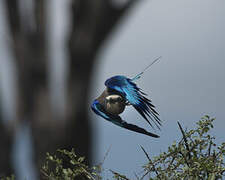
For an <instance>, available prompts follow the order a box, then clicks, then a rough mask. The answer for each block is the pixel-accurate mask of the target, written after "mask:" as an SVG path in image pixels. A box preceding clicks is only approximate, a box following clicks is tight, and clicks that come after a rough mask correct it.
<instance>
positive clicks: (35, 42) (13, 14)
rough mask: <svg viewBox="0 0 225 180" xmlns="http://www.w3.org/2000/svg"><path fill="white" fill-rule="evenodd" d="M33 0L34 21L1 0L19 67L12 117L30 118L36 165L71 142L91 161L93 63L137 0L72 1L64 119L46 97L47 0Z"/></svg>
mask: <svg viewBox="0 0 225 180" xmlns="http://www.w3.org/2000/svg"><path fill="white" fill-rule="evenodd" d="M32 2H33V9H32V10H33V11H31V12H32V14H30V16H31V17H34V18H33V22H32V24H33V25H31V24H29V23H30V21H28V20H26V18H27V17H24V16H23V15H22V12H21V11H22V10H21V9H20V5H19V3H21V2H20V1H18V0H10V1H8V0H5V7H6V9H7V11H6V16H7V19H8V24H9V29H10V34H11V37H12V39H13V43H12V49H13V53H14V60H15V65H16V67H17V73H18V74H17V75H18V76H17V84H18V92H17V95H18V96H17V97H18V99H17V114H18V116H17V119H16V122H17V123H23V122H24V121H29V122H30V124H31V128H32V133H33V140H34V146H35V147H34V149H35V153H36V162H38V164H39V166H40V164H41V163H42V160H43V158H44V156H45V153H46V152H53V151H55V149H57V148H59V147H60V148H72V147H74V146H75V147H76V150H78V154H79V155H82V156H85V157H87V160H88V161H89V162H90V161H91V149H92V148H91V147H92V143H91V137H90V136H91V127H90V122H89V118H88V112H87V109H88V108H87V107H88V106H89V103H88V99H87V98H88V92H89V84H90V77H91V74H92V68H93V64H94V63H95V57H96V54H97V52H98V50H99V48H100V47H101V46H102V45H103V42H104V40H105V39H106V38H107V37H108V35H109V34H110V33H111V31H112V30H113V29H114V27H115V26H116V24H117V22H118V21H119V19H121V17H122V16H123V15H124V14H125V12H126V11H127V10H128V9H129V7H131V5H133V4H134V2H136V1H134V0H130V1H128V2H127V3H126V4H125V5H124V6H123V7H120V8H117V7H115V6H113V5H112V1H110V0H96V1H93V0H72V1H71V17H72V18H71V20H72V22H71V31H70V34H69V39H68V49H69V52H68V53H69V69H68V71H69V73H68V87H67V90H68V94H67V97H68V98H67V105H66V106H67V114H66V117H64V118H65V119H64V120H63V121H55V120H54V117H55V116H54V113H55V112H53V111H52V108H51V103H50V98H49V96H50V95H49V93H50V92H49V89H48V73H49V72H48V71H47V70H48V67H47V65H48V47H47V44H46V36H47V32H46V24H47V23H48V22H46V19H47V18H46V16H47V13H46V12H47V9H46V7H47V6H46V3H47V1H44V0H39V1H34V0H33V1H32ZM59 122H63V124H62V123H59ZM17 123H15V124H17ZM7 147H10V146H9V145H7ZM1 151H2V152H0V154H1V153H2V154H4V152H3V151H4V150H3V149H1ZM8 152H9V151H8ZM6 166H8V169H9V168H10V167H9V165H6Z"/></svg>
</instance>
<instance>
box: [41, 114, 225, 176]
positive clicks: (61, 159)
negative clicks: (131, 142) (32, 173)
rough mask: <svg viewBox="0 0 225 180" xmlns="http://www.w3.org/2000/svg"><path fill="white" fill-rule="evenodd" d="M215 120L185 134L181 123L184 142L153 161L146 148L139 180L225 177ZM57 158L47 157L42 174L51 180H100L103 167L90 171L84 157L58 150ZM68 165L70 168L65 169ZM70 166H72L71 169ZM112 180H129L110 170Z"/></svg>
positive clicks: (205, 120)
mask: <svg viewBox="0 0 225 180" xmlns="http://www.w3.org/2000/svg"><path fill="white" fill-rule="evenodd" d="M213 121H214V118H210V117H209V116H207V115H206V116H204V117H202V118H201V120H200V121H198V122H197V123H196V124H197V127H196V128H195V129H192V130H189V131H187V130H186V131H184V130H183V128H182V127H181V125H180V123H179V122H178V127H179V129H180V131H181V139H180V140H179V141H178V142H176V141H174V143H173V144H172V145H171V146H169V147H168V150H167V151H166V152H163V153H161V154H159V155H158V156H156V157H153V158H150V157H149V154H148V153H147V152H146V151H145V149H144V148H143V147H141V149H142V150H143V152H144V154H145V155H146V157H147V159H148V163H147V164H146V165H144V166H143V170H144V171H143V174H141V176H140V177H138V176H137V177H136V179H138V180H143V179H149V180H167V179H173V180H180V179H183V180H205V179H206V180H217V179H222V178H223V177H225V162H224V158H225V143H222V144H221V145H219V146H217V145H216V143H215V137H213V136H212V135H210V133H209V130H210V129H211V128H213ZM57 152H58V153H59V154H58V155H50V154H49V153H47V158H46V163H45V164H44V166H43V168H42V170H41V171H42V174H43V176H44V177H45V178H46V179H49V180H59V179H65V180H73V179H75V180H76V179H78V180H82V179H85V180H86V179H91V180H100V179H104V177H101V165H98V166H94V167H91V168H90V167H88V166H87V165H85V163H84V158H83V157H77V155H76V154H75V152H74V150H72V151H67V150H58V151H57ZM65 164H67V165H65ZM68 164H69V166H68ZM110 171H111V172H112V174H113V177H112V179H117V180H129V178H127V177H126V176H125V175H122V174H119V173H118V172H115V171H113V170H110Z"/></svg>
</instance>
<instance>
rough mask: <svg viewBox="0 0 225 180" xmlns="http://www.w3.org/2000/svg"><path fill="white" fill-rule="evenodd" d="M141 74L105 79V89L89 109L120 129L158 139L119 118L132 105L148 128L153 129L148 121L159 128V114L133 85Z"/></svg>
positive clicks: (154, 135)
mask: <svg viewBox="0 0 225 180" xmlns="http://www.w3.org/2000/svg"><path fill="white" fill-rule="evenodd" d="M158 59H159V58H158ZM158 59H156V60H158ZM156 60H155V61H156ZM155 61H154V62H155ZM154 62H153V63H154ZM153 63H152V64H153ZM148 67H149V66H148ZM145 70H146V69H145ZM143 72H144V71H142V72H141V73H139V74H138V75H137V76H135V77H134V78H132V79H130V78H127V77H126V76H113V77H111V78H109V79H107V80H106V81H105V86H106V89H105V90H104V91H103V93H102V94H101V95H100V96H99V97H98V98H96V99H95V100H94V101H93V103H92V106H91V108H92V110H93V111H94V112H95V113H96V114H97V115H99V116H101V117H103V118H104V119H106V120H108V121H110V122H112V123H114V124H116V125H118V126H120V127H123V128H126V129H129V130H131V131H135V132H138V133H142V134H146V135H148V136H152V137H159V136H158V135H156V134H153V133H151V132H148V131H146V130H145V129H143V128H140V127H138V126H136V125H133V124H129V123H127V122H126V121H124V120H122V119H121V117H120V116H119V114H121V113H122V112H123V111H124V109H125V107H126V106H128V105H132V106H133V107H134V108H135V109H136V110H137V111H138V112H139V114H140V115H141V116H142V117H143V118H144V119H145V120H146V121H147V122H148V123H149V124H150V126H152V127H153V125H152V123H151V122H150V121H149V120H151V121H152V122H154V124H155V125H156V126H157V127H158V128H159V127H160V126H161V121H160V119H159V117H158V115H159V114H158V113H157V112H156V111H155V109H154V108H155V107H154V105H153V104H152V103H151V100H150V99H148V98H146V94H145V93H144V92H142V91H141V89H140V88H139V87H137V85H136V84H135V83H134V81H135V80H137V79H139V78H140V76H141V74H143Z"/></svg>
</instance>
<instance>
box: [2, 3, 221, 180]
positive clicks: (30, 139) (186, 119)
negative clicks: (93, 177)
mask: <svg viewBox="0 0 225 180" xmlns="http://www.w3.org/2000/svg"><path fill="white" fill-rule="evenodd" d="M224 22H225V1H224V0H170V1H165V0H157V1H156V0H140V1H137V0H136V1H135V0H97V1H92V0H64V1H63V0H49V1H44V0H40V1H35V0H11V1H8V0H1V1H0V160H1V161H0V177H2V176H5V175H10V174H12V173H13V174H15V176H16V179H32V180H33V179H34V180H35V179H40V170H39V169H40V167H41V166H42V164H43V160H44V158H45V154H46V152H55V150H56V149H58V148H66V149H68V150H70V149H71V148H72V147H74V148H75V150H76V152H77V153H78V154H79V155H82V156H85V157H86V160H87V163H89V164H97V163H99V162H101V161H102V160H103V159H104V156H105V154H106V152H107V150H108V149H109V153H108V155H107V157H106V159H105V160H104V163H103V168H104V171H103V177H104V178H105V179H107V178H108V179H111V177H112V174H111V173H110V172H109V169H112V170H115V171H117V172H120V173H122V174H125V175H127V177H129V178H134V177H135V174H139V173H141V167H142V165H144V164H145V163H146V162H147V159H146V157H145V155H144V154H143V152H142V151H141V148H140V145H141V146H143V147H144V148H145V149H146V151H147V152H148V153H149V155H150V156H154V155H157V154H158V153H159V152H162V151H165V150H167V147H168V145H169V144H171V143H172V142H173V141H174V140H176V139H178V137H180V131H179V130H178V126H177V121H179V122H180V123H181V124H182V125H183V127H185V128H193V127H194V126H195V123H196V122H197V121H198V120H199V119H200V118H201V116H203V115H205V114H208V115H210V116H211V117H215V118H216V121H215V128H214V130H213V134H214V135H215V137H216V139H217V142H218V143H221V142H223V141H224V138H225V135H224V133H223V131H224V130H223V129H224V127H225V121H224V116H225V111H224V107H225V95H224V92H225V85H224V79H225V70H224V69H225V33H224V32H225V24H224ZM158 56H162V57H163V58H162V59H161V60H160V62H158V63H156V64H154V66H152V67H151V69H149V70H148V71H146V72H145V74H144V75H143V76H142V78H141V79H140V80H139V81H138V82H137V83H138V85H139V86H140V87H141V88H142V89H143V90H144V92H146V93H147V94H148V95H149V96H148V97H149V98H150V99H151V100H152V101H153V104H154V105H155V106H156V110H157V111H158V112H159V113H160V118H161V119H162V121H163V127H162V129H161V131H155V130H152V129H150V127H149V125H148V124H147V123H146V122H145V121H144V120H143V119H142V118H141V117H140V116H139V114H138V113H136V112H135V110H134V109H133V108H132V107H128V108H127V109H126V111H125V112H124V113H123V114H122V118H123V119H124V120H126V121H129V122H131V123H134V124H137V125H139V126H141V127H144V128H146V129H148V130H149V131H153V132H154V133H157V134H159V135H160V136H161V137H160V138H159V139H153V138H150V137H147V136H144V135H141V134H137V133H134V132H131V131H127V130H124V129H121V128H120V127H117V126H115V125H113V124H111V123H109V122H107V121H105V120H104V119H102V118H100V117H98V116H96V115H95V114H94V113H93V112H92V111H91V110H90V105H91V103H92V101H93V99H94V98H95V97H97V96H99V95H100V94H101V93H102V91H103V90H104V88H105V87H104V81H105V80H106V79H107V78H109V77H111V76H113V75H118V74H119V75H126V76H128V77H133V76H135V75H136V74H137V73H139V72H140V71H142V70H143V69H144V68H145V67H146V66H147V65H148V64H149V63H150V62H152V60H153V59H155V58H157V57H158Z"/></svg>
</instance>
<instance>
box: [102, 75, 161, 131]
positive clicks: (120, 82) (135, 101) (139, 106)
mask: <svg viewBox="0 0 225 180" xmlns="http://www.w3.org/2000/svg"><path fill="white" fill-rule="evenodd" d="M105 85H106V87H107V88H108V89H109V90H112V91H115V92H116V93H119V94H121V95H122V96H123V97H125V98H126V100H127V101H128V102H129V103H130V104H132V105H133V107H134V108H135V109H136V110H137V111H138V112H139V113H140V114H141V115H142V117H143V118H144V119H145V120H146V121H147V122H148V123H149V124H150V125H151V126H152V124H151V122H150V121H149V120H148V118H147V116H148V117H149V118H150V119H151V120H152V121H153V122H154V123H155V125H156V126H157V127H158V128H159V129H160V126H161V121H160V119H159V117H158V115H159V114H158V113H157V112H156V111H155V109H154V108H155V106H154V105H153V104H152V103H151V100H150V99H148V98H146V97H145V95H146V94H145V93H144V92H142V91H141V89H140V88H138V87H137V85H136V84H135V83H134V82H133V81H132V79H129V78H127V77H125V76H113V77H111V78H109V79H107V80H106V81H105ZM152 127H153V126H152Z"/></svg>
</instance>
